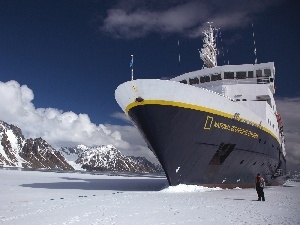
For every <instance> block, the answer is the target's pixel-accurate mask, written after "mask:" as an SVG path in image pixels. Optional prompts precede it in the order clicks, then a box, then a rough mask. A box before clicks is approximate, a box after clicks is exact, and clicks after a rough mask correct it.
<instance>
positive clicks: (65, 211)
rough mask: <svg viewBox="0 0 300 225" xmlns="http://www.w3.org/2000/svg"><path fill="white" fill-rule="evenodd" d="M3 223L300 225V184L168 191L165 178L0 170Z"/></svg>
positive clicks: (0, 213) (1, 217)
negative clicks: (260, 190) (260, 196)
mask: <svg viewBox="0 0 300 225" xmlns="http://www.w3.org/2000/svg"><path fill="white" fill-rule="evenodd" d="M0 180H1V181H0V223H1V224H23V225H25V224H30V225H34V224H143V225H147V224H300V198H299V194H300V183H299V182H289V183H286V185H284V186H279V187H267V188H265V196H266V201H265V202H258V201H256V200H257V195H256V192H255V190H254V189H232V190H224V189H218V188H216V189H208V188H203V187H197V186H186V185H179V186H177V187H168V184H167V180H166V178H164V177H151V176H147V177H146V176H144V177H122V176H107V175H93V174H88V173H79V172H78V173H58V172H39V171H19V170H4V169H0Z"/></svg>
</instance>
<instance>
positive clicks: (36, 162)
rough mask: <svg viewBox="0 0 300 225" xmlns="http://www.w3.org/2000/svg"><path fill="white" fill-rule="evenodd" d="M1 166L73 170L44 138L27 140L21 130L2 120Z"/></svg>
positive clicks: (0, 139)
mask: <svg viewBox="0 0 300 225" xmlns="http://www.w3.org/2000/svg"><path fill="white" fill-rule="evenodd" d="M0 142H1V145H0V164H2V165H5V166H16V167H23V168H43V169H62V170H73V167H72V166H70V165H69V164H68V163H67V162H66V160H65V159H64V157H63V156H62V155H61V154H60V152H59V151H57V150H55V149H54V148H53V147H52V146H51V145H49V144H48V143H47V142H46V141H45V140H43V139H42V138H36V139H32V138H29V139H25V138H24V136H23V134H22V131H21V129H20V128H18V127H17V126H14V125H10V124H7V123H5V122H4V121H1V120H0Z"/></svg>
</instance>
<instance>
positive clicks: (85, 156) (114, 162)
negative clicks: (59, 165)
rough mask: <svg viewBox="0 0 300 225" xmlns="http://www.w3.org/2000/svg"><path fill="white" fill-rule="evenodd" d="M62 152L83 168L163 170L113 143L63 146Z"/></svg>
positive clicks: (72, 162) (132, 170) (97, 169)
mask: <svg viewBox="0 0 300 225" xmlns="http://www.w3.org/2000/svg"><path fill="white" fill-rule="evenodd" d="M60 152H61V153H62V154H63V155H64V157H65V158H66V160H67V161H68V162H69V164H71V165H72V166H73V167H74V168H78V166H81V167H82V168H83V169H86V170H96V171H119V172H144V173H146V172H147V173H157V172H162V169H161V167H160V166H158V165H156V164H153V163H151V162H149V161H148V160H147V159H146V158H145V157H133V156H125V155H123V154H122V153H121V152H120V151H119V150H117V149H116V148H115V147H114V146H113V145H102V146H97V147H87V146H84V145H78V146H77V147H75V148H61V149H60ZM76 158H77V159H76ZM75 164H77V166H76V165H75Z"/></svg>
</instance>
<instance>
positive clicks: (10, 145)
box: [0, 120, 162, 173]
mask: <svg viewBox="0 0 300 225" xmlns="http://www.w3.org/2000/svg"><path fill="white" fill-rule="evenodd" d="M0 165H1V166H8V167H20V168H32V169H59V170H89V171H91V170H95V171H120V172H143V173H157V172H162V167H161V166H160V165H157V164H154V163H151V162H150V161H148V160H147V159H146V158H145V157H134V156H125V155H123V154H122V153H121V152H120V151H119V150H118V149H116V148H115V147H114V146H113V145H100V146H94V147H88V146H85V145H82V144H81V145H78V146H76V147H62V148H60V149H58V150H57V149H55V148H53V147H52V146H51V145H50V144H49V143H47V141H45V140H44V139H42V138H41V137H39V138H35V139H33V138H28V139H25V138H24V136H23V134H22V130H21V129H20V128H19V127H17V126H15V125H12V124H8V123H6V122H4V121H2V120H0Z"/></svg>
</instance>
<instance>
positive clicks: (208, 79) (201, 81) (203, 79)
mask: <svg viewBox="0 0 300 225" xmlns="http://www.w3.org/2000/svg"><path fill="white" fill-rule="evenodd" d="M205 82H210V76H208V75H205V76H202V77H200V83H205Z"/></svg>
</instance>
